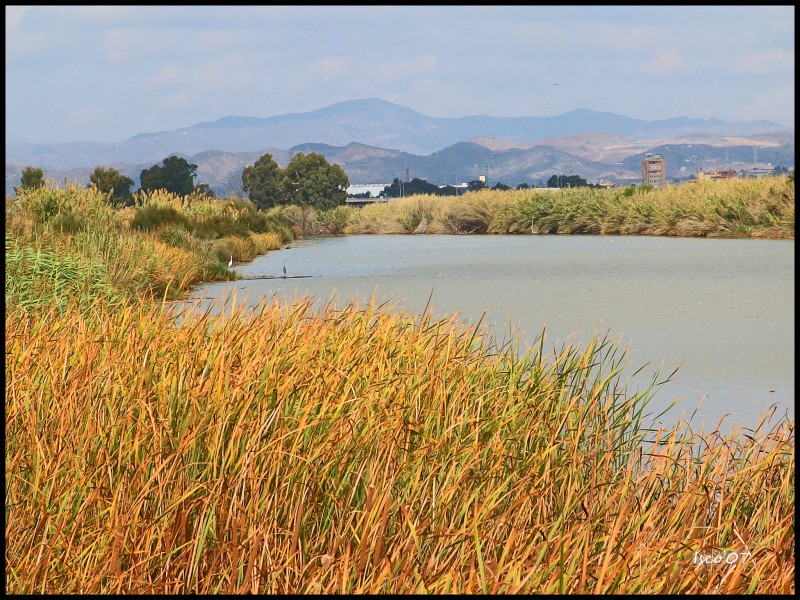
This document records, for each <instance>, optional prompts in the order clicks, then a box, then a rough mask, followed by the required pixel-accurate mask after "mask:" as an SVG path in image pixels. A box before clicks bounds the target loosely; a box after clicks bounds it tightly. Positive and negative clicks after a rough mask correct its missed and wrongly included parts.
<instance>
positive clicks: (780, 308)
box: [191, 235, 794, 431]
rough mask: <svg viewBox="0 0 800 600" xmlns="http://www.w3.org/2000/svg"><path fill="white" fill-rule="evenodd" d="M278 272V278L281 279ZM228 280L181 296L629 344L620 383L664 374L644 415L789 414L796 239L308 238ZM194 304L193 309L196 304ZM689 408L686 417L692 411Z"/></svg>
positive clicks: (751, 418) (752, 420) (745, 417)
mask: <svg viewBox="0 0 800 600" xmlns="http://www.w3.org/2000/svg"><path fill="white" fill-rule="evenodd" d="M284 265H286V270H287V277H286V278H284V277H283V267H284ZM235 270H236V271H237V273H238V274H239V275H240V276H241V277H274V278H270V279H252V280H240V281H236V282H231V283H225V282H216V283H209V284H205V285H203V286H201V287H198V288H197V289H195V290H194V291H193V293H192V294H191V299H192V300H193V301H196V302H197V303H199V304H205V303H208V302H209V301H216V300H219V299H220V298H222V297H225V296H226V295H227V294H229V293H231V292H232V291H234V290H235V291H236V296H237V302H239V303H247V304H256V303H257V302H258V301H259V300H260V299H261V298H262V297H263V296H265V295H266V296H268V297H271V296H273V295H277V296H278V297H279V298H282V299H286V298H289V297H292V296H295V295H302V294H304V293H308V294H311V295H313V296H314V297H316V298H318V299H319V301H320V302H323V301H325V300H327V299H332V300H334V301H335V302H337V303H339V304H340V305H341V304H342V303H343V302H344V301H346V300H347V299H349V298H354V297H358V298H361V299H366V298H369V297H370V296H371V295H373V294H375V295H376V296H377V297H378V299H380V300H386V301H389V302H390V303H395V304H397V306H398V308H405V309H407V310H410V311H413V312H415V313H417V314H419V313H421V312H422V311H423V310H424V309H425V307H426V306H428V307H429V310H431V312H432V313H433V314H434V316H444V315H447V314H450V313H453V312H458V313H459V314H460V315H461V316H462V317H463V318H464V319H468V320H470V321H471V322H477V320H478V319H480V318H481V317H482V316H483V323H485V324H486V325H487V326H488V327H489V328H490V330H491V332H492V334H493V335H494V337H495V338H497V339H498V340H499V341H502V340H506V339H508V338H509V337H510V336H511V335H514V334H520V335H521V339H522V340H523V343H525V342H527V343H533V341H534V340H535V339H536V337H537V335H539V334H541V332H542V331H543V330H544V331H545V333H546V336H547V338H546V340H547V342H546V345H548V346H551V347H552V345H553V344H556V345H558V344H559V343H561V342H572V343H577V344H584V343H585V341H586V340H588V339H589V338H590V337H592V336H593V335H594V334H595V333H598V332H599V333H600V334H604V333H608V335H610V336H611V337H613V338H615V339H617V340H619V342H620V343H621V344H622V345H626V344H628V345H629V349H628V355H627V356H628V363H629V365H630V373H631V374H632V373H633V372H634V371H635V370H636V369H638V368H639V367H641V366H643V365H647V367H646V368H645V370H644V371H643V373H642V374H641V375H639V376H637V377H639V378H640V379H637V378H632V379H631V380H630V381H631V385H632V386H635V385H640V384H643V382H644V381H645V379H646V380H647V382H649V381H650V379H651V376H652V373H653V371H654V370H655V368H656V367H660V370H661V372H662V373H663V374H664V375H666V374H668V373H670V372H672V370H673V369H675V368H676V367H678V366H680V368H679V370H678V372H677V373H676V375H675V377H674V379H673V380H672V381H670V382H668V383H666V384H665V385H663V386H661V387H660V388H659V389H658V391H657V392H656V394H655V397H654V400H653V402H652V403H651V410H650V412H651V413H653V414H655V413H658V412H661V410H662V408H664V407H666V406H667V405H668V404H670V403H671V402H672V401H673V400H676V399H679V404H678V406H677V407H676V408H674V409H672V410H671V411H669V412H668V413H667V414H666V415H664V416H663V417H662V418H661V419H660V420H659V422H660V423H662V424H664V425H665V426H670V425H672V424H674V422H675V421H676V420H677V419H678V418H679V417H680V416H684V417H686V418H689V416H690V415H691V414H692V413H693V412H694V416H693V417H692V418H691V422H692V425H693V427H703V428H704V429H705V430H706V431H709V430H711V429H713V428H716V426H717V424H718V422H719V421H720V419H723V422H722V426H721V427H720V429H722V430H728V429H730V427H731V426H732V425H733V424H737V425H741V426H743V427H746V428H752V427H755V426H756V424H757V423H758V422H759V419H760V417H761V415H763V414H764V413H765V412H766V411H767V410H768V409H769V407H770V406H772V405H775V406H776V415H777V416H778V417H780V416H783V415H788V416H790V417H792V418H793V417H794V240H757V239H756V240H753V239H747V240H730V239H703V238H667V237H635V236H528V235H525V236H522V235H521V236H512V235H484V236H463V235H462V236H447V235H360V236H338V237H319V238H308V239H304V240H298V241H295V242H294V243H293V244H292V245H291V248H289V249H285V250H278V251H273V252H269V253H268V254H267V255H264V256H261V257H258V258H256V259H255V260H254V261H252V262H251V263H248V264H243V265H238V266H236V267H235ZM202 299H205V300H202ZM701 399H702V400H703V401H702V403H701V405H700V407H699V409H697V410H696V411H695V409H696V408H697V405H698V403H699V401H700V400H701Z"/></svg>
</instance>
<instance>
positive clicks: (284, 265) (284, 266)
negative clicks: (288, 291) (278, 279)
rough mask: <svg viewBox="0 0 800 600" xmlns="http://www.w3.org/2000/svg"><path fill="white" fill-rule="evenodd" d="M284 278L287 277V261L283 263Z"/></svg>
mask: <svg viewBox="0 0 800 600" xmlns="http://www.w3.org/2000/svg"><path fill="white" fill-rule="evenodd" d="M283 276H284V277H286V261H283Z"/></svg>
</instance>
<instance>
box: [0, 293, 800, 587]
mask: <svg viewBox="0 0 800 600" xmlns="http://www.w3.org/2000/svg"><path fill="white" fill-rule="evenodd" d="M234 302H235V299H234V300H233V301H232V303H231V304H229V306H228V308H227V309H226V310H225V311H224V312H223V313H222V314H220V315H218V316H211V315H209V314H197V313H188V314H184V315H176V314H170V313H169V312H165V311H164V310H163V307H162V306H155V305H153V304H152V303H150V304H145V303H140V304H132V303H129V304H127V305H125V306H123V307H121V308H116V309H112V308H110V307H109V306H108V304H107V303H105V302H102V301H98V302H96V303H95V304H93V305H92V306H91V310H88V311H87V310H77V309H70V310H67V311H63V312H61V313H58V312H57V311H55V310H53V311H52V312H51V313H50V314H47V315H45V316H44V317H42V316H41V315H35V314H34V313H32V312H31V311H27V310H24V309H21V308H17V309H14V310H10V309H8V308H7V309H6V338H5V350H6V373H5V374H6V465H5V466H6V504H5V523H6V531H5V533H6V591H7V592H8V593H103V594H107V593H219V592H222V593H225V592H238V593H246V592H251V593H481V592H483V593H506V592H507V593H542V594H551V593H648V594H655V593H716V592H723V593H727V592H737V593H740V592H745V593H790V592H793V591H794V549H795V544H794V483H795V482H794V466H795V463H794V420H793V419H792V420H788V419H787V420H784V421H782V422H780V423H778V424H776V425H775V426H774V427H773V428H772V429H769V430H763V431H762V430H759V431H748V432H739V434H736V433H733V434H730V435H729V436H727V437H721V436H719V435H717V434H711V435H703V436H702V437H700V436H697V435H696V434H694V433H693V432H691V431H690V430H689V428H688V426H685V425H679V426H678V427H676V428H675V429H674V430H671V431H652V430H649V429H648V426H647V424H648V422H649V416H648V413H647V406H648V404H647V403H648V399H649V398H650V396H651V395H652V393H653V392H654V390H655V388H657V387H658V384H659V375H658V374H654V376H653V386H652V387H651V388H648V389H647V390H644V391H629V390H627V389H626V386H625V384H624V377H623V376H624V365H625V362H626V361H625V358H624V350H621V349H620V348H619V347H618V346H617V345H615V344H614V343H612V342H611V341H610V340H607V339H603V338H597V339H593V340H591V341H590V342H589V343H588V344H587V346H586V347H584V348H579V347H576V346H572V345H563V346H560V347H553V348H552V349H548V348H547V347H546V345H545V337H544V335H543V336H542V337H541V338H540V339H539V341H538V344H537V345H536V347H534V348H533V349H532V350H530V351H529V352H528V353H526V354H524V355H523V356H520V354H519V352H518V350H517V349H516V348H512V347H510V346H508V347H502V348H497V347H495V346H493V345H492V344H491V343H489V341H488V339H489V338H488V336H486V335H484V331H483V330H481V329H479V327H478V326H476V325H472V326H468V325H467V324H466V323H462V322H459V321H456V320H455V318H452V319H450V320H434V319H432V318H431V317H430V316H426V315H423V316H421V317H412V316H410V315H407V314H405V313H402V312H399V311H396V310H391V307H386V306H381V305H376V304H375V303H374V301H373V302H370V303H367V304H365V305H357V304H354V303H351V304H349V305H347V306H345V307H344V308H342V309H337V308H333V307H332V306H330V305H328V306H325V307H322V308H314V306H315V305H314V303H313V301H311V300H310V299H307V298H303V299H299V300H296V301H294V302H291V303H288V304H283V305H281V304H278V303H274V302H273V303H270V302H267V301H264V302H262V304H261V305H260V306H258V307H256V309H254V310H252V311H250V312H245V311H244V310H243V309H236V308H235V304H234ZM178 317H180V318H178ZM734 553H735V554H734ZM718 556H721V557H724V558H723V559H721V560H719V561H717V560H716V557H718ZM734 556H735V558H736V560H733V561H732V560H731V559H730V557H734ZM715 561H716V562H715Z"/></svg>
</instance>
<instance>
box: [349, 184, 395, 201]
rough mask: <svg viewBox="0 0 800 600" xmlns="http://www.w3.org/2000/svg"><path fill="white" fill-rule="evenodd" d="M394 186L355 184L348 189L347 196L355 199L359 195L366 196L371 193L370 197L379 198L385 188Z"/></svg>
mask: <svg viewBox="0 0 800 600" xmlns="http://www.w3.org/2000/svg"><path fill="white" fill-rule="evenodd" d="M390 185H392V184H391V183H354V184H352V185H351V186H350V187H348V188H347V195H348V196H349V197H353V196H355V195H357V194H364V193H365V192H369V194H370V196H371V197H373V198H377V197H378V194H380V193H381V192H382V191H383V190H384V188H387V187H389V186H390Z"/></svg>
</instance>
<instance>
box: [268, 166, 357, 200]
mask: <svg viewBox="0 0 800 600" xmlns="http://www.w3.org/2000/svg"><path fill="white" fill-rule="evenodd" d="M282 183H283V185H282V188H283V190H282V191H283V193H282V195H281V198H280V203H281V204H296V205H298V206H301V207H304V208H305V207H312V208H316V209H319V210H328V209H331V208H335V207H337V206H340V205H342V204H344V203H345V202H346V201H347V188H348V186H349V185H350V180H349V179H348V178H347V173H345V172H344V171H343V170H342V167H340V166H339V165H336V164H334V165H331V164H330V163H328V161H327V160H326V159H325V157H324V156H323V155H322V154H317V153H316V152H311V153H309V154H308V155H305V154H303V153H302V152H298V153H297V154H295V155H294V156H293V157H292V160H290V161H289V164H288V165H287V166H286V169H284V171H283V178H282Z"/></svg>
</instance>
